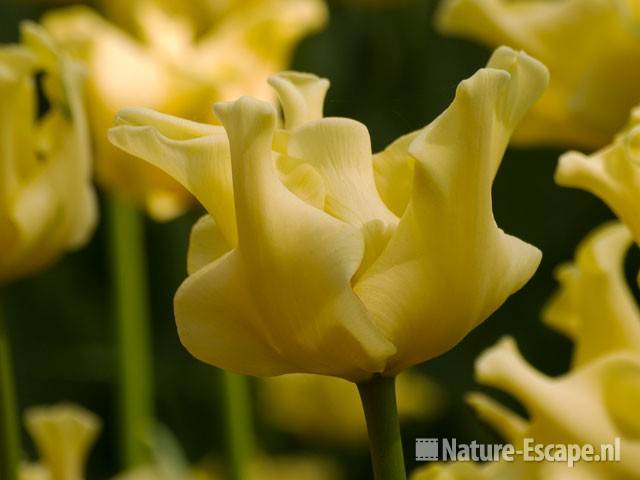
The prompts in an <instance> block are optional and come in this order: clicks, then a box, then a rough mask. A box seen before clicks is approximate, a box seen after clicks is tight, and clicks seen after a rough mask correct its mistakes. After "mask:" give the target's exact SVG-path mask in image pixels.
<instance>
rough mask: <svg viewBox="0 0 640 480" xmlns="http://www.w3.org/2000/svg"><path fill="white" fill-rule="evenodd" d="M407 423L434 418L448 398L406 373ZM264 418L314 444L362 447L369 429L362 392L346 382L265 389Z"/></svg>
mask: <svg viewBox="0 0 640 480" xmlns="http://www.w3.org/2000/svg"><path fill="white" fill-rule="evenodd" d="M396 391H397V398H398V414H399V415H400V420H401V421H408V420H418V419H419V420H424V419H430V418H433V417H434V416H435V415H436V414H437V412H438V410H439V409H440V406H441V402H442V396H443V393H442V392H441V391H440V389H439V388H438V387H437V386H436V385H435V384H434V383H433V382H431V381H430V380H429V379H428V378H426V377H425V376H424V375H420V374H417V373H411V372H403V373H402V374H400V375H399V376H398V380H397V383H396ZM259 400H260V402H259V405H260V407H261V410H262V412H263V416H264V417H265V418H266V419H267V420H268V421H269V422H270V423H271V424H272V425H273V426H275V427H277V428H278V429H280V430H282V431H285V432H289V433H292V434H294V435H296V436H297V437H299V438H304V439H305V440H308V441H320V442H327V443H336V444H343V445H349V446H361V445H363V444H366V441H367V427H366V424H365V421H364V415H363V412H362V405H361V403H360V398H359V397H358V392H357V390H356V388H355V387H354V386H353V384H351V383H350V382H347V381H345V380H343V379H340V378H334V377H326V376H321V375H305V374H291V375H283V376H280V377H273V378H265V379H262V380H261V381H260V384H259Z"/></svg>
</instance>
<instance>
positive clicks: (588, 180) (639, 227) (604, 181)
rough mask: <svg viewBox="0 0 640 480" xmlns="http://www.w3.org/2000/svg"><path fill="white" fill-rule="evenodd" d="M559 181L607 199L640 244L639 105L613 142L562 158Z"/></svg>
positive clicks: (566, 185)
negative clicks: (588, 152)
mask: <svg viewBox="0 0 640 480" xmlns="http://www.w3.org/2000/svg"><path fill="white" fill-rule="evenodd" d="M555 179H556V182H557V183H558V184H559V185H563V186H565V187H574V188H580V189H583V190H586V191H589V192H591V193H593V194H594V195H596V196H598V197H599V198H600V199H601V200H602V201H604V202H605V203H606V204H607V205H608V206H609V208H611V210H613V212H614V213H615V214H616V215H617V216H618V217H619V218H620V220H622V221H623V222H624V223H625V224H626V225H627V226H628V227H629V229H631V231H632V233H633V237H634V239H635V241H636V243H638V244H639V245H640V214H639V213H638V208H637V205H638V202H640V108H635V109H634V110H633V111H632V112H631V118H630V120H629V122H628V124H627V126H626V127H625V128H624V129H623V130H622V131H621V132H620V133H619V134H618V135H616V136H615V138H614V139H613V142H612V143H611V144H610V145H607V146H605V147H604V148H602V149H601V150H599V151H597V152H595V153H593V154H591V155H584V154H581V153H578V152H568V153H566V154H564V155H562V156H561V157H560V161H559V163H558V167H557V170H556V174H555Z"/></svg>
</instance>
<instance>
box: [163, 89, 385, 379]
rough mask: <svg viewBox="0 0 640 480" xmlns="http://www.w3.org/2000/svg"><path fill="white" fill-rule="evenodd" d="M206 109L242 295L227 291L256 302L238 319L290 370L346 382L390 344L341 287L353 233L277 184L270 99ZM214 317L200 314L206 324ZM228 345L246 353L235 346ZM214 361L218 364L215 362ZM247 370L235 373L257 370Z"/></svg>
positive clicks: (357, 243) (345, 285)
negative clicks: (220, 129)
mask: <svg viewBox="0 0 640 480" xmlns="http://www.w3.org/2000/svg"><path fill="white" fill-rule="evenodd" d="M216 112H217V114H218V116H219V117H220V119H221V120H222V122H223V124H224V126H225V129H226V131H227V133H228V135H229V143H230V145H231V159H232V165H233V167H232V171H233V183H234V196H235V204H236V211H237V213H238V214H237V218H238V246H237V249H236V250H234V251H232V252H231V253H230V254H228V256H229V257H230V258H232V259H233V260H234V262H236V264H235V267H236V268H238V269H240V270H241V272H237V273H236V274H235V275H236V277H234V278H240V279H241V280H242V279H243V281H244V282H245V283H246V285H244V287H243V288H244V291H245V292H250V294H247V295H249V298H246V299H245V298H244V297H245V296H246V295H245V294H243V295H242V296H241V297H240V296H238V295H236V296H235V297H234V298H236V299H238V300H240V299H242V300H243V301H246V302H247V303H249V302H250V301H253V302H255V305H256V312H254V313H253V315H252V318H251V319H250V320H249V319H244V321H243V323H247V322H250V324H251V325H255V326H256V328H259V329H261V330H262V331H263V332H267V331H268V334H269V336H268V339H269V340H268V341H269V342H270V343H269V344H270V345H273V346H274V348H275V349H276V350H277V351H278V352H279V353H280V354H281V355H282V356H283V357H284V358H286V359H287V361H288V362H289V363H290V365H291V370H290V371H301V372H309V373H321V374H329V375H335V376H341V377H344V378H348V379H352V380H356V379H364V378H367V377H368V376H370V375H371V374H372V373H374V372H380V371H382V370H383V369H384V364H385V362H386V359H387V358H388V357H389V356H390V355H391V354H393V353H394V347H393V345H392V344H390V343H389V342H388V341H387V340H386V339H385V338H384V336H382V334H381V333H380V331H379V330H378V329H377V328H376V326H375V325H374V324H373V323H372V322H371V321H370V319H369V317H368V314H367V311H366V309H365V308H364V306H363V305H362V303H361V302H360V301H359V299H358V298H357V296H356V295H355V294H354V293H353V291H352V290H351V285H350V280H351V277H352V276H353V275H354V273H355V271H356V270H357V268H358V266H359V263H360V260H361V258H362V255H363V241H362V237H361V234H360V232H359V230H357V229H355V228H353V227H352V226H350V225H348V224H345V223H343V222H341V221H339V220H337V219H335V218H332V217H331V216H329V215H327V214H326V213H324V212H322V211H321V210H318V209H316V208H314V207H312V206H310V205H308V204H307V203H305V202H303V201H302V200H300V199H299V198H298V197H296V196H295V195H293V194H292V193H291V192H290V191H289V190H288V189H287V188H286V187H285V186H284V185H283V184H282V183H281V181H280V179H279V177H278V172H277V170H276V168H275V159H274V157H273V155H274V153H273V151H272V149H271V146H272V142H273V133H274V130H275V123H276V112H275V110H274V109H273V107H272V106H271V105H269V104H268V103H265V102H261V101H258V100H255V99H251V98H247V97H243V98H241V99H240V100H238V101H236V102H233V103H223V104H217V105H216ZM223 258H225V259H226V258H227V257H223ZM229 261H231V260H229ZM220 262H221V263H222V259H221V260H220ZM214 265H217V263H216V264H214ZM208 268H211V267H208ZM198 273H199V272H198ZM241 280H239V283H242V281H241ZM200 288H201V289H203V292H206V291H207V289H208V288H209V287H208V286H206V285H202V286H201V287H200ZM238 288H240V287H238ZM230 301H231V300H230ZM177 304H178V303H177ZM228 308H234V307H228ZM257 312H259V314H258V313H257ZM176 317H177V320H178V323H179V325H182V327H181V329H182V331H187V330H188V329H189V328H190V327H189V326H188V325H189V324H190V323H191V322H192V321H193V320H192V319H191V318H190V316H189V315H185V314H182V313H180V311H178V310H176ZM223 321H224V322H227V320H225V319H222V318H220V317H218V316H217V315H212V314H208V322H209V323H210V324H216V323H218V322H223ZM235 323H238V322H237V321H236V322H235ZM238 328H241V327H238ZM242 328H243V327H242ZM214 331H215V327H212V333H213V332H214ZM263 335H266V333H263ZM183 338H184V337H183ZM194 341H195V340H194ZM198 341H200V342H202V341H203V340H202V339H198ZM264 341H267V340H264ZM185 343H186V342H185ZM228 348H233V349H234V350H241V351H243V352H245V351H249V350H248V349H246V348H244V347H243V346H242V345H233V346H229V347H228ZM209 350H213V349H209ZM211 354H212V355H213V354H215V353H211ZM218 360H219V361H218ZM216 362H217V363H215V364H216V365H218V366H221V367H223V368H227V363H226V361H225V360H224V359H222V360H220V359H216ZM235 367H236V369H237V367H238V366H237V365H235ZM255 368H257V367H255V366H254V365H248V366H247V367H246V368H244V371H245V373H253V374H260V372H258V371H254V370H255ZM268 368H269V367H268V366H263V367H261V368H260V371H264V370H265V369H268Z"/></svg>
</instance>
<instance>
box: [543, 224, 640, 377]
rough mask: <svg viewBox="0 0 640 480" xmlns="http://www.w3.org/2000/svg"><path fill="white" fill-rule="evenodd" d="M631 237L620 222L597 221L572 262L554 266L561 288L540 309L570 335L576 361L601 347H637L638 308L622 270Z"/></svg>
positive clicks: (639, 349)
mask: <svg viewBox="0 0 640 480" xmlns="http://www.w3.org/2000/svg"><path fill="white" fill-rule="evenodd" d="M631 243H632V239H631V234H630V232H629V230H628V229H627V228H626V227H625V226H624V225H622V224H619V223H610V224H606V225H604V226H601V227H599V228H598V229H596V230H595V231H594V232H592V233H591V234H590V235H589V236H588V237H587V238H586V239H585V240H584V241H583V242H582V243H581V244H580V246H579V247H578V250H577V253H576V260H575V262H574V264H572V265H571V266H565V267H563V268H562V269H561V270H560V272H559V277H558V278H559V280H560V282H561V287H560V291H559V292H558V293H557V294H556V296H555V297H554V298H553V299H552V300H551V302H550V304H549V305H548V306H547V308H546V309H545V311H544V312H543V315H544V318H545V320H546V322H547V323H548V324H550V325H551V326H554V327H556V328H558V329H559V330H561V331H563V332H564V333H566V334H567V335H569V336H570V337H571V338H572V339H573V341H574V343H575V350H574V354H573V364H574V365H576V366H579V365H583V364H585V363H588V362H590V361H591V360H593V359H594V358H596V357H598V356H600V355H603V354H606V353H612V352H616V351H624V350H628V351H635V352H640V312H639V311H638V307H637V305H636V302H635V299H634V297H633V294H632V292H631V290H630V289H629V287H628V285H627V281H626V278H625V274H624V259H625V254H626V252H627V250H628V249H629V246H630V245H631Z"/></svg>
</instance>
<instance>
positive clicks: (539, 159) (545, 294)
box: [0, 0, 636, 479]
mask: <svg viewBox="0 0 640 480" xmlns="http://www.w3.org/2000/svg"><path fill="white" fill-rule="evenodd" d="M435 6H436V4H435V2H432V1H428V0H413V1H406V2H403V4H402V6H401V7H399V8H387V9H372V10H366V9H362V8H357V7H354V6H348V5H346V4H339V5H338V4H332V6H331V20H330V23H329V25H328V27H327V28H326V29H325V30H324V31H323V32H322V33H320V34H318V35H315V36H313V37H310V38H308V39H306V40H305V41H304V42H303V43H302V44H301V45H300V47H299V48H298V50H297V53H296V56H295V61H294V63H293V68H295V69H298V70H304V71H310V72H314V73H316V74H319V75H322V76H326V77H328V78H329V79H331V82H332V88H331V90H330V92H329V96H328V100H327V106H326V114H327V115H331V116H336V115H337V116H348V117H352V118H356V119H358V120H360V121H362V122H364V123H365V124H366V125H367V126H368V127H369V129H370V132H371V136H372V140H373V145H374V148H375V149H381V148H383V147H384V146H385V145H386V144H387V143H388V142H390V141H391V140H393V139H394V138H396V137H398V136H399V135H401V134H403V133H406V132H409V131H411V130H414V129H417V128H420V127H422V126H424V125H425V124H427V123H428V122H430V121H431V120H432V119H433V118H435V116H436V115H437V114H438V113H440V112H441V111H442V110H443V109H444V108H445V107H446V106H447V105H448V104H449V102H450V101H451V99H452V98H453V94H454V91H455V87H456V85H457V84H458V82H459V81H460V80H462V79H463V78H466V77H468V76H469V75H471V74H472V73H473V72H474V71H475V70H476V69H478V68H479V67H481V66H483V65H484V63H485V62H486V60H487V59H488V57H489V54H490V52H489V51H488V50H486V49H484V48H481V47H479V46H476V45H473V44H471V43H469V42H466V41H462V40H456V39H451V38H443V37H441V36H439V35H437V34H436V33H435V32H434V30H433V26H432V16H433V11H434V9H435ZM46 8H48V7H47V4H46V3H45V2H43V1H35V0H31V1H28V2H18V1H17V0H9V3H7V0H3V1H2V2H1V3H0V40H2V41H4V42H10V41H15V40H16V38H17V25H18V22H19V21H20V20H22V19H27V18H30V19H37V18H38V17H39V15H40V14H41V13H42V12H43V11H44V10H45V9H46ZM568 147H570V146H568ZM559 153H561V152H560V151H557V150H549V149H535V150H515V149H511V150H509V151H508V152H507V155H506V157H505V160H504V162H503V164H502V167H501V169H500V172H499V174H498V177H497V180H496V183H495V186H494V207H495V215H496V218H497V222H498V224H499V225H500V226H501V227H502V228H503V229H504V230H505V231H507V232H509V233H511V234H514V235H516V236H518V237H520V238H522V239H524V240H526V241H528V242H530V243H532V244H534V245H536V246H538V247H539V248H540V249H541V250H542V251H543V253H544V258H543V261H542V265H541V267H540V269H539V271H538V273H537V274H536V276H535V277H534V278H533V280H532V281H531V282H529V284H528V285H527V286H526V287H525V288H524V289H523V290H522V291H521V292H519V293H517V294H516V295H514V296H513V297H511V298H510V299H509V300H508V301H507V303H506V304H505V305H504V306H503V307H502V308H501V309H500V310H499V311H498V312H497V313H495V314H494V315H493V316H492V317H491V318H490V319H489V320H488V321H487V322H486V323H485V324H483V325H482V326H480V327H479V328H477V329H476V330H475V331H474V332H473V333H472V334H471V335H469V336H468V337H467V338H466V339H465V340H464V341H463V342H461V343H460V344H459V345H458V346H457V347H456V348H454V349H453V350H452V351H450V352H448V353H447V354H445V355H443V356H441V357H440V358H437V359H435V360H434V361H432V362H430V363H428V364H427V365H424V366H422V367H421V369H422V370H423V371H424V372H426V373H427V374H429V375H430V376H431V377H432V378H434V379H436V380H437V381H438V382H440V383H441V384H442V385H443V386H444V387H445V388H446V390H447V393H448V402H447V408H446V411H445V412H444V415H443V416H442V418H441V419H439V420H438V421H436V422H434V423H431V424H414V425H411V426H410V428H406V429H405V430H404V432H403V436H404V439H405V452H406V455H407V466H408V469H409V470H411V469H412V468H413V467H414V466H415V462H414V461H413V459H412V454H413V441H414V438H415V437H424V436H434V437H438V436H439V437H442V436H446V437H457V438H458V439H460V440H461V441H462V440H464V439H468V440H471V439H477V440H479V441H480V440H483V439H484V440H487V439H492V438H495V437H494V434H493V433H492V432H490V431H489V430H488V429H487V428H486V427H484V426H483V425H482V424H481V423H480V422H479V421H478V420H477V419H476V418H475V417H474V416H473V414H472V413H471V411H470V410H469V409H468V408H467V407H466V406H465V405H464V402H463V400H462V394H463V393H464V392H467V391H469V390H472V389H475V388H477V386H476V385H475V384H474V382H473V361H474V359H475V357H476V356H477V355H478V354H479V353H480V352H481V351H482V350H483V349H485V348H486V347H488V346H489V345H491V344H493V343H494V342H495V341H496V340H497V339H498V338H499V337H501V336H502V335H505V334H511V335H514V336H515V337H516V339H517V340H518V343H519V344H520V346H521V348H522V351H523V353H524V354H525V356H526V357H527V358H528V359H529V360H530V361H531V363H532V364H534V365H536V366H537V367H539V368H540V369H541V370H542V371H544V372H547V373H549V374H558V373H561V372H563V371H564V370H565V369H566V368H567V365H568V358H569V352H570V343H569V342H568V341H567V340H565V339H564V338H562V337H561V336H559V335H558V334H556V333H554V332H552V331H550V330H548V329H547V328H545V327H544V326H543V325H542V324H541V322H540V320H539V312H540V309H541V308H542V306H543V305H544V303H545V301H546V300H547V299H548V298H549V296H550V294H551V293H552V292H553V290H554V288H555V282H554V280H553V269H554V267H555V266H557V265H558V264H559V263H560V262H562V261H565V260H568V259H569V258H571V256H572V254H573V251H574V248H575V246H576V245H577V243H578V241H579V240H580V239H581V238H582V237H583V236H584V235H585V234H586V233H587V232H588V231H589V230H590V229H591V228H593V227H595V226H596V225H598V224H600V223H601V222H602V221H604V220H606V219H608V218H610V217H611V214H610V213H609V211H608V210H607V209H606V207H604V206H603V205H602V204H601V202H600V201H598V200H597V199H596V198H594V197H592V196H590V195H589V194H586V193H583V192H581V191H577V190H567V189H563V188H560V187H557V186H555V185H554V183H553V171H554V168H555V164H556V160H557V157H558V155H559ZM197 216H198V212H193V213H191V214H189V215H187V216H186V217H184V218H181V219H179V220H177V221H174V222H171V223H168V224H154V223H152V222H148V226H147V230H148V249H149V273H150V282H151V289H152V310H153V335H154V349H155V368H156V388H157V412H158V416H159V418H160V420H161V421H162V422H164V423H165V424H166V425H168V426H169V427H170V428H171V429H172V430H173V431H174V432H175V434H176V435H177V437H178V439H179V440H180V442H181V443H182V445H183V446H184V448H185V450H186V452H187V454H188V457H189V458H190V459H191V460H192V461H197V460H199V459H201V458H202V457H203V456H204V455H207V454H212V453H213V454H218V455H219V454H221V452H222V444H221V442H222V434H223V432H222V422H221V419H220V413H219V412H220V408H219V402H218V400H217V398H216V392H215V385H216V382H215V377H216V374H217V372H216V371H215V369H213V368H210V367H208V366H206V365H203V364H201V363H199V362H198V361H196V360H195V359H193V358H192V357H191V356H190V355H189V354H188V353H187V352H186V351H185V350H184V349H183V348H182V346H181V345H180V343H179V340H178V337H177V335H176V329H175V325H174V322H173V318H172V297H173V293H174V292H175V290H176V288H177V286H178V285H179V284H180V282H181V281H182V280H183V278H184V277H185V275H186V272H185V257H186V246H187V238H188V233H189V229H190V226H191V224H192V223H193V222H194V220H195V219H196V218H197ZM434 234H437V232H434ZM105 250H106V249H105V232H104V229H103V228H100V229H99V230H98V231H97V233H96V235H95V239H94V240H93V242H92V243H91V245H90V246H89V247H88V248H86V249H85V250H83V251H81V252H78V253H76V254H73V255H69V256H67V257H66V258H65V259H63V261H61V262H60V263H59V264H57V265H56V266H54V267H53V268H51V269H50V270H49V271H47V272H45V273H44V274H42V275H40V276H38V277H36V278H32V279H29V280H25V281H21V282H18V283H15V284H13V285H11V286H10V287H9V288H7V289H6V291H5V292H3V293H4V295H5V297H6V300H7V303H8V308H9V314H10V322H11V326H10V327H11V331H12V334H13V342H14V351H15V357H16V358H15V364H16V370H17V371H16V374H17V377H18V379H19V384H18V392H19V403H20V405H21V407H23V408H24V407H27V406H30V405H37V404H46V403H52V402H58V401H61V400H69V401H74V402H78V403H81V404H83V405H84V406H85V407H87V408H89V409H91V410H93V411H95V412H96V413H98V414H99V415H100V416H102V417H103V419H104V420H105V431H104V433H103V435H102V436H101V440H100V442H99V444H98V446H97V448H96V449H95V450H94V452H93V454H92V457H91V465H90V472H89V478H91V479H102V478H107V477H108V476H109V475H111V474H113V473H114V471H113V468H114V465H115V454H116V448H115V445H114V442H115V441H116V438H117V437H116V435H115V432H114V431H113V425H114V424H115V421H114V413H115V412H114V403H113V400H114V391H113V388H112V381H113V376H114V373H115V371H116V368H115V358H114V352H113V346H112V345H113V342H112V340H113V336H114V335H113V330H112V324H111V322H110V315H111V305H110V292H109V290H108V284H109V283H108V278H107V268H106V255H105ZM635 260H636V259H632V260H631V261H635ZM460 301H462V302H463V301H464V299H460ZM258 423H259V425H258V429H259V439H260V444H261V445H260V446H261V448H262V449H264V450H266V451H267V452H270V453H272V452H273V453H278V452H291V451H295V450H301V449H310V448H314V446H309V445H301V444H299V443H298V442H296V441H295V439H293V438H289V437H287V436H286V435H284V434H281V433H278V432H273V431H270V430H269V429H267V428H266V426H265V425H264V423H261V422H260V420H259V419H258ZM316 450H317V447H316ZM325 450H326V451H327V452H331V453H335V454H339V455H341V456H342V457H343V460H344V464H345V468H347V469H348V472H349V475H348V476H347V478H367V477H368V471H369V470H368V469H369V464H368V462H369V460H368V454H367V452H366V451H362V452H356V453H344V452H340V453H339V452H337V451H332V450H331V447H329V446H327V447H326V448H325Z"/></svg>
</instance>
